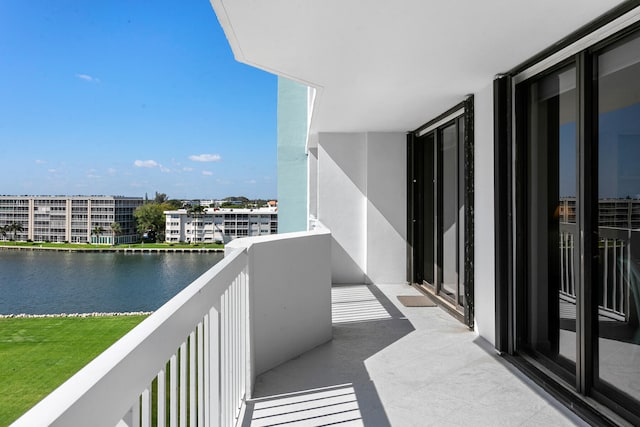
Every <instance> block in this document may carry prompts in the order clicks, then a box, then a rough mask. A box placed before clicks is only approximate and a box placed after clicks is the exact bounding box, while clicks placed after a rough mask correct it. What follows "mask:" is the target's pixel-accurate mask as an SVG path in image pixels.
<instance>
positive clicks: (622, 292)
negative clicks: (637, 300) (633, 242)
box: [618, 241, 625, 314]
mask: <svg viewBox="0 0 640 427" xmlns="http://www.w3.org/2000/svg"><path fill="white" fill-rule="evenodd" d="M624 248H625V242H624V241H621V242H620V289H618V312H620V313H622V314H624V295H625V290H624V288H625V286H624V283H625V277H624V258H625V257H624Z"/></svg>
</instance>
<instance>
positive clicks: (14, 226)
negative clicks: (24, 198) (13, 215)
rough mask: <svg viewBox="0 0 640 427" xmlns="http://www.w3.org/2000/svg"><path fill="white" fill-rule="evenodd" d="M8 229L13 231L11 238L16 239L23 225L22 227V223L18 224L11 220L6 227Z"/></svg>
mask: <svg viewBox="0 0 640 427" xmlns="http://www.w3.org/2000/svg"><path fill="white" fill-rule="evenodd" d="M7 230H8V231H13V240H16V239H17V238H18V233H21V232H23V231H24V227H22V224H20V223H19V222H12V223H11V224H10V225H9V226H8V228H7Z"/></svg>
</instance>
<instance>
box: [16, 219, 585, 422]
mask: <svg viewBox="0 0 640 427" xmlns="http://www.w3.org/2000/svg"><path fill="white" fill-rule="evenodd" d="M330 247H331V235H330V233H329V232H328V231H327V230H324V229H317V230H315V231H311V232H304V233H291V234H283V235H278V236H264V237H256V238H249V239H239V240H236V241H234V242H232V243H230V244H228V245H227V249H226V257H225V259H224V260H223V261H222V262H220V263H219V264H217V265H215V266H214V267H213V268H212V269H210V270H209V271H208V272H207V273H205V274H204V275H203V276H201V277H200V278H198V279H197V280H196V281H194V282H193V283H192V284H191V285H189V286H188V287H187V288H185V289H184V290H183V291H182V292H181V293H179V294H178V295H177V296H176V297H174V298H173V299H172V300H170V301H169V302H168V303H167V304H165V305H164V306H163V307H161V308H160V309H159V310H158V311H156V312H155V313H154V314H153V315H151V316H150V317H148V318H147V319H146V320H145V321H144V322H142V323H141V324H140V325H139V326H137V327H136V328H134V329H133V330H132V331H131V332H130V333H129V334H127V335H126V336H125V337H123V338H122V339H121V340H119V341H118V342H116V343H115V344H114V345H113V346H112V347H110V348H109V349H107V350H106V351H105V352H104V353H103V354H101V355H100V356H98V357H97V358H96V359H95V360H93V361H92V362H91V363H89V364H88V365H87V366H86V367H84V368H83V369H82V370H81V371H79V372H78V373H77V374H76V375H74V376H73V377H72V378H71V379H69V380H68V381H67V382H66V383H64V384H63V385H62V386H60V387H59V388H58V389H57V390H55V391H54V392H53V393H51V394H50V395H49V396H47V397H46V398H45V399H43V400H42V401H41V402H40V403H38V404H37V405H36V406H35V407H34V408H32V409H31V410H30V411H29V412H27V413H26V414H24V415H23V416H22V417H21V418H20V419H18V420H17V421H16V422H15V424H14V425H15V426H36V425H60V426H81V425H95V426H100V425H105V426H113V425H118V426H134V425H135V426H150V425H158V426H163V425H171V426H174V425H181V426H182V425H190V426H191V425H194V426H195V425H197V426H233V425H241V426H265V425H286V426H293V425H329V424H331V425H334V424H336V425H366V426H412V425H415V426H418V425H419V426H425V425H469V424H474V425H574V424H579V423H580V421H579V420H578V419H576V418H575V417H574V416H572V415H571V414H570V413H569V412H568V411H567V410H566V409H564V407H562V406H560V405H559V404H557V403H556V402H555V401H554V400H553V399H552V398H551V397H550V396H548V395H547V394H545V393H544V392H543V391H542V390H541V389H539V388H538V387H537V386H535V385H534V384H533V383H532V382H531V381H529V380H527V379H525V378H524V377H523V376H522V375H520V374H518V373H517V372H516V371H515V369H514V368H512V367H511V366H510V365H508V364H506V363H505V362H504V361H503V360H502V359H501V358H500V357H499V356H498V355H497V354H496V353H495V350H494V349H493V347H492V346H491V345H490V344H489V343H488V342H487V341H485V340H484V339H482V338H480V337H478V335H477V334H476V333H474V332H473V331H470V330H469V329H468V328H466V327H465V326H464V325H462V324H460V323H458V322H457V321H456V320H455V319H453V318H452V317H450V316H449V315H448V314H447V313H446V312H445V311H444V310H441V309H440V308H438V307H437V306H427V307H424V306H422V307H405V306H403V305H402V304H400V302H399V300H398V298H397V296H398V295H415V296H420V295H421V294H420V293H419V292H418V291H417V290H415V289H414V288H412V287H411V286H408V285H406V284H385V285H382V284H377V285H371V284H370V285H365V284H353V285H334V286H333V287H332V286H331V253H330V252H331V250H330Z"/></svg>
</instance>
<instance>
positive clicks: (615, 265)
mask: <svg viewBox="0 0 640 427" xmlns="http://www.w3.org/2000/svg"><path fill="white" fill-rule="evenodd" d="M611 261H612V262H611V264H612V267H613V268H612V270H613V288H612V294H611V309H613V310H614V311H615V309H616V290H617V289H618V241H617V240H616V239H613V259H612V260H611Z"/></svg>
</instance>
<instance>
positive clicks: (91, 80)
mask: <svg viewBox="0 0 640 427" xmlns="http://www.w3.org/2000/svg"><path fill="white" fill-rule="evenodd" d="M76 77H77V78H79V79H80V80H84V81H85V82H89V83H100V79H98V78H96V77H93V76H90V75H88V74H76Z"/></svg>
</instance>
